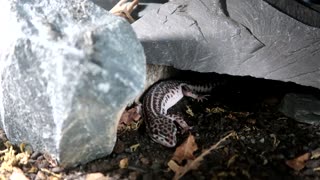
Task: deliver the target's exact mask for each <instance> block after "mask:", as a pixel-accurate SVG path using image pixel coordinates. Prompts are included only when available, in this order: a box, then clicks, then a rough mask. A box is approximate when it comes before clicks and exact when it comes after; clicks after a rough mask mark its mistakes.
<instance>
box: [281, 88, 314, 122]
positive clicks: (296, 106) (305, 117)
mask: <svg viewBox="0 0 320 180" xmlns="http://www.w3.org/2000/svg"><path fill="white" fill-rule="evenodd" d="M279 111H281V112H282V113H283V114H285V115H286V116H288V117H291V118H293V119H295V120H297V121H299V122H303V123H308V124H316V125H319V124H320V99H317V98H316V97H314V96H311V95H305V94H293V93H290V94H286V95H285V97H284V98H283V100H282V102H281V104H280V106H279Z"/></svg>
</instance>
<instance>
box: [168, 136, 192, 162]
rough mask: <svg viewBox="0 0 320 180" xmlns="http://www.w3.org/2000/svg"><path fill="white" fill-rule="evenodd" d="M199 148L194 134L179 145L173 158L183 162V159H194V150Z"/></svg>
mask: <svg viewBox="0 0 320 180" xmlns="http://www.w3.org/2000/svg"><path fill="white" fill-rule="evenodd" d="M196 150H198V146H197V144H196V141H195V139H194V136H193V135H192V134H190V135H189V137H188V138H187V139H186V140H185V141H184V142H183V143H182V144H181V145H180V146H179V147H177V149H176V151H175V152H174V154H173V157H172V158H171V159H172V160H174V161H176V162H178V163H179V164H181V162H182V161H183V160H194V159H195V157H194V155H193V152H195V151H196Z"/></svg>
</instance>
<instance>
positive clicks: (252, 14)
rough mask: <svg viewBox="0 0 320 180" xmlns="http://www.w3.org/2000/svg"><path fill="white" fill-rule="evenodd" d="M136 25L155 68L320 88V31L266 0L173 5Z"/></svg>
mask: <svg viewBox="0 0 320 180" xmlns="http://www.w3.org/2000/svg"><path fill="white" fill-rule="evenodd" d="M300 5H301V6H302V8H303V7H304V6H303V5H302V4H300ZM304 8H307V7H304ZM132 26H133V28H134V30H135V31H136V33H137V36H138V38H139V39H140V41H141V42H142V44H143V46H144V49H145V53H146V57H147V63H150V64H156V65H167V66H173V67H175V68H177V69H181V70H193V71H198V72H217V73H222V74H230V75H238V76H246V75H249V76H253V77H258V78H265V79H273V80H280V81H285V82H287V81H290V82H295V83H298V84H301V85H306V86H312V87H316V88H320V79H319V77H320V70H319V69H320V61H319V59H320V29H319V28H316V27H310V26H308V25H305V24H303V23H302V22H299V21H297V20H296V19H294V18H292V17H290V16H288V15H286V14H284V13H283V12H281V11H279V10H277V9H276V8H274V7H273V6H271V5H270V4H268V3H267V2H265V1H262V0H241V1H239V0H203V1H193V0H175V1H170V2H168V3H166V4H164V5H162V6H161V7H160V8H158V9H155V10H154V11H152V12H149V13H148V14H146V15H144V16H143V17H142V18H140V19H139V20H137V21H136V22H134V23H133V24H132Z"/></svg>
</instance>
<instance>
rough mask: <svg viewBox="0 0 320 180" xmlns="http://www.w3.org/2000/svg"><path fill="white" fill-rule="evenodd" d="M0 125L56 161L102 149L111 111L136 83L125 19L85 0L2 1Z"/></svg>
mask: <svg viewBox="0 0 320 180" xmlns="http://www.w3.org/2000/svg"><path fill="white" fill-rule="evenodd" d="M1 6H2V7H1V11H0V17H1V18H0V24H1V26H2V27H3V28H1V30H0V31H1V33H0V39H1V41H0V64H1V66H0V76H1V78H0V115H1V119H0V120H1V126H2V128H3V129H4V130H5V132H6V134H7V136H8V138H9V140H10V141H12V142H13V143H20V142H27V143H30V144H31V145H32V147H33V148H34V149H35V150H40V151H42V152H48V153H50V154H51V155H53V156H54V157H56V158H57V159H58V160H59V161H60V163H61V164H62V165H63V166H73V165H76V164H78V163H85V162H87V161H90V160H93V159H96V158H99V157H102V156H106V155H108V154H109V153H110V152H111V151H112V149H113V147H114V144H115V141H116V130H117V124H118V121H117V120H118V116H119V115H120V114H121V111H122V109H123V108H124V107H125V105H126V104H127V103H128V101H130V100H132V99H134V97H135V96H136V95H137V94H139V92H140V91H142V90H143V86H144V81H145V74H146V70H145V56H144V52H143V48H142V46H141V44H140V43H139V41H138V39H137V38H136V36H135V33H134V32H133V30H132V28H131V26H130V25H129V24H128V23H127V22H126V21H125V20H124V19H122V18H120V17H115V16H113V15H110V14H109V13H108V12H106V11H105V10H103V9H101V8H99V7H97V6H96V5H94V4H93V3H92V2H90V1H81V0H71V1H59V0H56V1H54V0H29V1H22V0H2V1H1Z"/></svg>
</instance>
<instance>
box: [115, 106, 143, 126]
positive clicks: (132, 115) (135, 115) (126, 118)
mask: <svg viewBox="0 0 320 180" xmlns="http://www.w3.org/2000/svg"><path fill="white" fill-rule="evenodd" d="M140 117H141V115H140V114H139V112H138V107H134V108H131V109H128V110H125V111H124V112H123V113H122V116H121V118H120V121H119V123H123V124H126V125H129V124H130V123H131V122H132V121H138V120H139V119H140Z"/></svg>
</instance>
